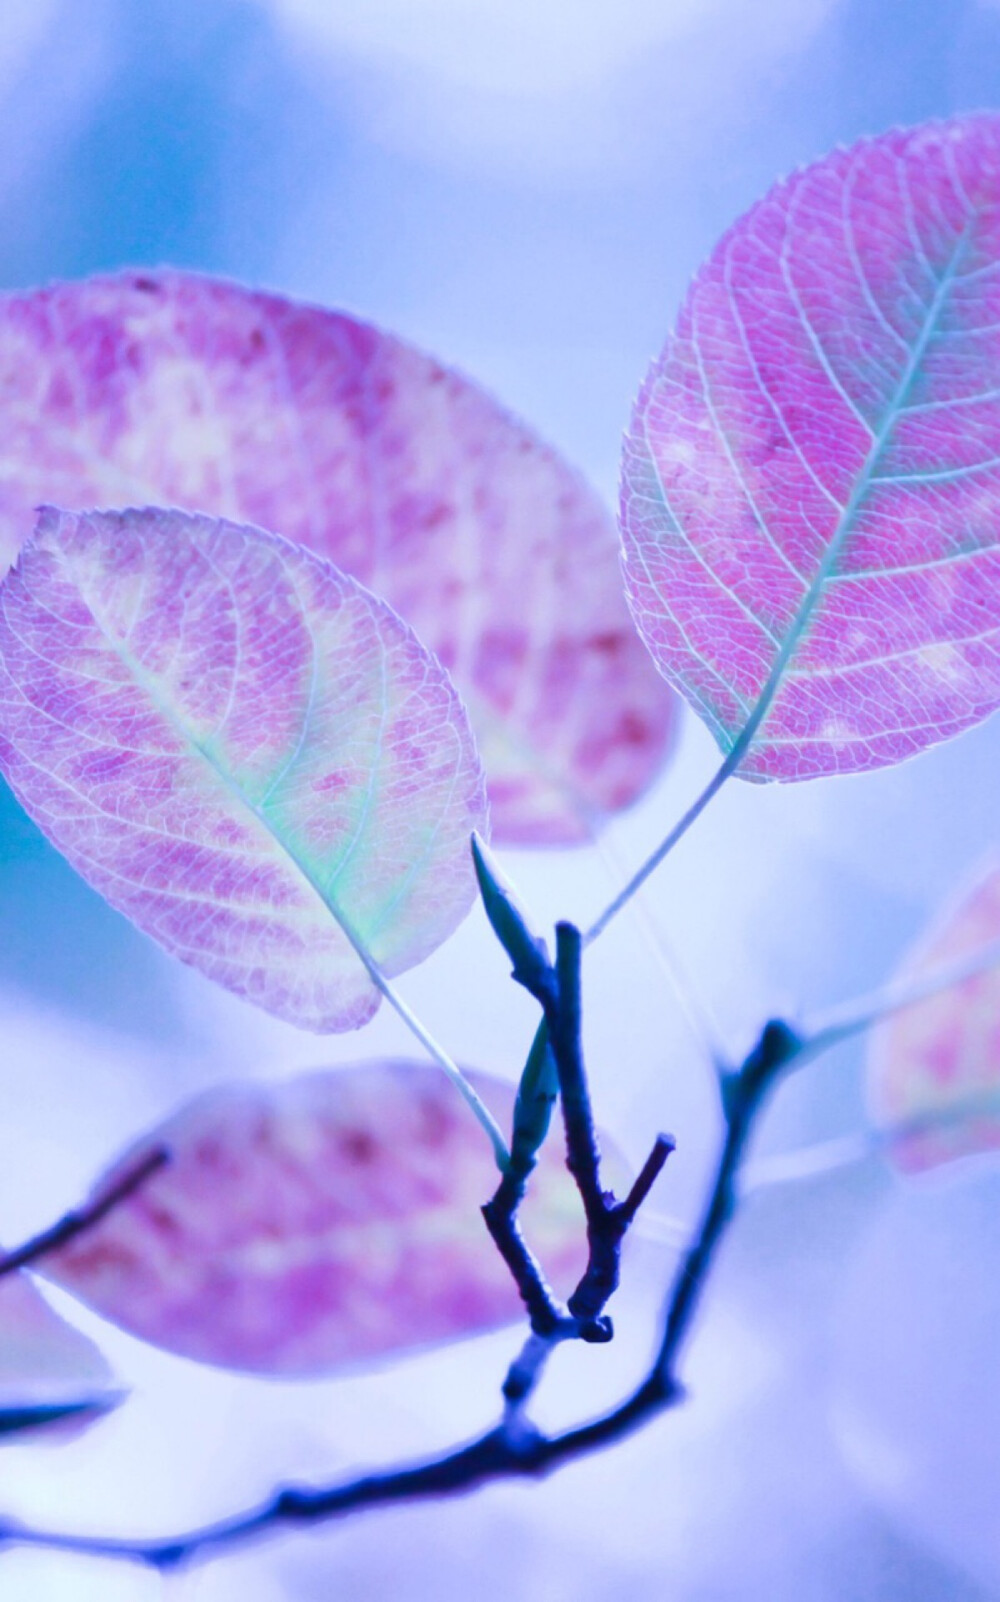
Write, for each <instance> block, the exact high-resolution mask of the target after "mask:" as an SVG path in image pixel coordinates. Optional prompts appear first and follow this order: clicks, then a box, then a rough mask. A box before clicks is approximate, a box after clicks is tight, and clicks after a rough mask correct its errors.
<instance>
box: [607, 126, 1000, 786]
mask: <svg viewBox="0 0 1000 1602" xmlns="http://www.w3.org/2000/svg"><path fill="white" fill-rule="evenodd" d="M622 518H623V530H624V543H625V562H626V574H627V588H628V594H629V599H630V602H631V605H632V608H633V612H634V614H635V617H636V620H637V622H638V625H639V627H640V629H641V631H642V634H643V636H644V638H645V640H646V643H647V644H648V646H649V648H650V650H651V652H652V654H653V656H654V658H655V660H656V662H657V663H658V665H659V667H660V669H661V671H662V672H663V673H664V675H665V676H666V678H667V679H668V680H669V681H670V682H671V683H672V684H674V685H676V686H677V688H679V689H680V690H682V691H683V693H684V694H685V695H686V696H687V698H688V699H689V701H690V702H691V703H692V705H693V706H694V707H695V708H696V710H697V711H698V712H699V713H700V714H701V716H702V717H703V718H704V719H705V721H706V722H707V723H708V725H709V727H710V728H711V730H712V731H713V733H714V734H715V736H716V738H717V739H718V741H719V744H720V745H721V746H722V748H723V750H724V751H727V752H728V751H729V750H731V749H732V747H733V746H734V745H735V743H736V741H737V739H738V738H739V736H740V733H741V731H742V730H743V729H744V727H745V726H746V725H747V724H748V722H749V721H750V719H751V716H752V714H753V711H754V708H755V706H756V705H757V703H758V701H759V700H760V698H761V697H762V696H763V697H766V698H769V697H770V696H771V694H772V692H773V701H770V703H769V709H768V710H767V713H766V716H764V718H763V722H762V724H761V725H760V727H759V729H757V731H756V734H755V737H754V738H753V740H752V742H751V744H750V749H749V753H748V754H747V755H746V756H745V758H744V760H743V762H742V764H741V765H740V767H739V772H740V774H741V775H742V776H743V777H745V778H749V779H760V780H762V779H805V778H811V777H814V776H817V775H824V774H832V773H849V772H856V771H859V770H862V769H868V768H877V767H881V766H884V765H886V764H888V763H892V762H897V761H899V760H900V759H901V758H904V757H908V756H911V755H913V754H914V753H915V752H917V751H920V750H922V749H923V748H924V747H925V746H927V745H930V744H932V743H934V742H935V741H938V740H942V739H944V738H946V737H947V736H949V735H953V734H957V733H958V732H959V731H960V730H962V729H965V728H968V727H969V726H970V725H971V724H974V723H977V722H978V721H979V720H980V719H981V718H984V717H985V716H986V715H987V713H989V712H991V711H992V710H993V709H994V708H995V707H996V706H997V704H998V703H1000V651H998V642H1000V543H998V542H1000V118H998V117H995V116H978V117H969V118H964V119H959V120H957V121H953V122H947V123H937V124H932V125H929V126H927V127H924V128H918V129H915V130H912V131H906V132H899V131H897V132H894V133H890V134H886V135H885V136H883V137H881V138H878V139H873V140H868V141H865V142H863V143H861V144H858V145H856V146H854V147H853V148H852V149H850V150H838V151H836V152H834V154H833V155H831V156H829V157H828V158H826V159H825V160H823V161H820V162H818V163H817V164H816V165H815V166H813V167H809V168H807V169H806V170H805V171H803V172H799V173H797V174H796V175H795V176H794V177H792V178H790V179H788V180H787V182H784V183H781V184H778V185H777V187H776V188H774V189H773V190H772V191H771V192H770V194H769V195H767V196H766V198H765V199H764V200H762V201H761V202H760V203H759V204H758V205H757V206H755V207H754V208H753V209H752V210H751V211H750V212H748V213H747V215H746V216H745V217H743V218H742V219H741V220H740V221H739V222H738V223H737V224H736V225H735V227H734V228H733V229H732V230H731V231H730V232H729V233H728V234H727V235H726V236H725V238H724V239H723V240H722V242H721V243H720V244H719V246H718V248H717V249H716V251H715V253H714V254H713V255H712V257H711V259H710V260H709V262H708V263H707V264H706V266H705V267H704V268H703V269H702V271H701V272H700V273H699V274H698V277H697V279H696V280H695V283H694V285H693V286H692V289H691V291H690V293H689V295H688V298H687V301H686V303H685V305H684V308H683V311H682V313H681V316H680V320H679V322H678V325H677V329H676V332H675V333H674V335H673V336H672V337H671V339H670V340H669V341H668V343H667V345H666V347H665V349H664V351H663V353H662V355H661V356H660V358H659V359H658V360H657V361H656V362H655V363H654V365H653V367H652V369H651V371H650V373H649V375H648V377H647V380H646V383H645V386H644V388H643V390H642V392H641V394H640V396H639V400H638V402H637V405H636V408H635V412H634V415H633V418H632V424H631V428H630V431H629V435H628V438H627V441H626V448H625V456H624V467H623V500H622Z"/></svg>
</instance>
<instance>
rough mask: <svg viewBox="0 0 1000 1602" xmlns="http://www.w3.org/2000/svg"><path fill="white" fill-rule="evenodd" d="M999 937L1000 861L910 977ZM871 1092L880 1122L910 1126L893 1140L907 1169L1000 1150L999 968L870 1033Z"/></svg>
mask: <svg viewBox="0 0 1000 1602" xmlns="http://www.w3.org/2000/svg"><path fill="white" fill-rule="evenodd" d="M998 940H1000V864H997V863H993V864H992V865H991V866H990V867H989V868H988V869H987V870H986V871H984V872H983V873H982V874H981V876H980V877H979V878H978V880H977V882H976V884H975V886H974V888H973V889H972V890H971V891H970V892H969V894H968V895H966V896H965V897H964V898H963V899H962V901H961V902H960V904H959V905H958V906H956V907H954V908H952V909H951V911H949V912H948V913H947V914H946V916H945V917H944V918H943V920H942V921H941V922H940V924H939V926H938V927H937V928H936V929H934V930H932V931H931V932H930V934H929V935H927V936H926V937H925V938H924V939H923V940H922V941H921V943H920V945H919V946H918V948H917V949H916V951H915V952H914V953H913V954H912V956H911V957H909V958H908V959H907V961H906V962H905V963H904V965H903V971H902V975H901V977H903V978H905V979H906V980H907V981H908V982H910V981H913V980H915V979H919V978H920V977H921V976H923V975H927V976H932V975H935V974H937V973H940V972H942V971H945V970H947V969H948V968H949V967H950V966H952V965H953V964H955V963H956V962H958V961H960V960H961V959H962V958H965V957H974V956H975V955H976V954H977V953H978V952H981V951H983V950H985V949H986V948H987V947H988V946H990V945H991V944H993V945H995V944H996V942H997V941H998ZM868 1093H869V1103H870V1106H871V1111H872V1116H873V1119H874V1121H875V1124H876V1127H877V1128H879V1129H883V1130H888V1131H891V1130H893V1129H896V1128H898V1127H899V1126H903V1127H904V1129H905V1128H906V1126H910V1127H909V1129H908V1130H907V1132H906V1133H905V1134H903V1135H901V1136H900V1137H899V1138H898V1139H894V1140H892V1141H891V1143H890V1148H889V1149H890V1155H891V1156H892V1158H893V1160H894V1162H895V1163H896V1165H897V1166H898V1167H899V1168H901V1169H902V1170H903V1171H904V1172H907V1173H914V1172H919V1171H920V1170H922V1169H925V1168H932V1167H935V1166H936V1165H937V1164H938V1163H942V1162H947V1161H949V1160H951V1159H953V1158H956V1157H965V1156H970V1155H973V1154H975V1153H977V1152H985V1151H992V1150H995V1149H998V1148H1000V967H990V968H987V969H985V970H984V971H982V972H980V973H976V974H972V975H970V976H969V977H968V978H966V979H963V980H961V981H960V982H959V983H957V984H955V985H952V986H950V987H949V988H948V989H945V990H941V991H939V993H938V994H937V995H935V996H932V997H930V998H929V999H928V1000H927V1001H922V1002H920V1003H919V1004H918V1005H916V1006H913V1007H907V1008H905V1009H904V1010H902V1011H900V1012H899V1013H897V1014H895V1016H893V1017H892V1018H890V1019H889V1020H888V1021H887V1022H886V1023H884V1024H882V1025H881V1026H880V1027H879V1029H878V1030H877V1031H876V1032H875V1034H874V1036H873V1038H872V1045H871V1048H870V1053H869V1061H868Z"/></svg>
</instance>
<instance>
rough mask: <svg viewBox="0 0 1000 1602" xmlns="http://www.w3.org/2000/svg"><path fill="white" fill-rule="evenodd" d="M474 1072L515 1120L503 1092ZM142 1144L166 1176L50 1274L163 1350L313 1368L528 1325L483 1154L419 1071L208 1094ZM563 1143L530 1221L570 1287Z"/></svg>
mask: <svg viewBox="0 0 1000 1602" xmlns="http://www.w3.org/2000/svg"><path fill="white" fill-rule="evenodd" d="M467 1077H468V1078H469V1079H470V1080H471V1082H472V1083H473V1084H474V1086H475V1087H476V1089H477V1090H478V1091H479V1093H480V1095H482V1097H483V1099H484V1100H485V1101H486V1102H487V1103H488V1104H489V1105H490V1107H491V1110H492V1111H493V1113H494V1114H495V1116H496V1117H497V1118H498V1119H499V1120H500V1122H501V1123H507V1124H508V1125H509V1120H510V1113H511V1110H512V1107H513V1096H514V1093H513V1090H512V1089H511V1087H509V1086H507V1085H505V1084H502V1083H501V1082H499V1081H496V1080H492V1079H489V1078H487V1077H486V1076H485V1075H482V1074H477V1073H472V1072H469V1073H468V1074H467ZM146 1144H147V1142H144V1143H143V1146H145V1145H146ZM148 1144H149V1145H157V1146H158V1145H166V1146H167V1147H169V1149H170V1152H171V1160H170V1163H169V1164H168V1165H167V1167H166V1168H164V1169H163V1170H161V1172H159V1173H157V1174H155V1175H153V1177H152V1178H151V1179H149V1180H148V1181H147V1182H146V1183H145V1184H144V1185H143V1186H142V1188H141V1190H140V1191H137V1192H136V1193H135V1195H133V1196H132V1197H130V1198H129V1199H128V1200H127V1201H124V1202H122V1203H121V1204H120V1205H119V1206H117V1207H116V1208H115V1209H114V1211H113V1212H112V1213H110V1214H109V1215H108V1217H107V1218H106V1219H105V1220H104V1221H103V1222H101V1223H100V1224H97V1225H95V1226H94V1227H93V1228H92V1229H89V1230H88V1231H87V1232H86V1234H85V1235H81V1236H79V1237H78V1238H77V1239H76V1240H74V1241H73V1242H71V1243H70V1244H69V1245H68V1246H66V1247H64V1248H63V1249H61V1250H60V1251H58V1252H56V1253H51V1254H49V1255H48V1256H47V1257H46V1258H45V1260H44V1263H43V1265H42V1268H43V1271H44V1273H45V1274H46V1275H48V1276H49V1277H50V1278H52V1279H54V1280H55V1281H56V1282H57V1283H58V1284H60V1285H63V1286H65V1287H66V1289H68V1290H70V1291H72V1292H73V1293H74V1294H75V1295H77V1296H79V1297H80V1298H81V1299H82V1300H83V1301H85V1302H87V1303H88V1304H89V1305H90V1306H92V1307H94V1308H96V1309H97V1311H98V1312H99V1313H101V1314H103V1315H104V1316H105V1317H107V1318H110V1319H112V1320H114V1322H115V1323H117V1324H121V1325H122V1326H123V1327H124V1328H125V1329H128V1330H131V1331H132V1332H133V1333H134V1334H136V1335H139V1336H142V1337H143V1338H144V1339H145V1340H148V1341H151V1342H153V1343H154V1344H156V1345H158V1346H164V1347H166V1348H167V1349H168V1350H169V1351H172V1352H178V1353H181V1354H182V1355H184V1356H186V1357H192V1358H197V1359H198V1360H200V1361H202V1362H206V1363H218V1364H223V1365H225V1366H227V1367H231V1368H241V1369H252V1370H258V1371H261V1372H265V1373H283V1374H316V1373H325V1372H329V1371H332V1370H334V1369H336V1368H337V1367H339V1366H340V1365H342V1364H345V1363H352V1362H357V1361H361V1360H364V1359H368V1358H372V1357H376V1356H378V1355H380V1354H383V1353H387V1352H396V1351H400V1350H405V1349H406V1348H408V1347H412V1346H419V1345H425V1344H427V1343H430V1342H433V1341H441V1340H445V1339H448V1338H450V1337H453V1336H458V1335H469V1334H472V1333H474V1332H476V1331H479V1330H483V1329H488V1328H491V1327H493V1326H495V1325H498V1324H502V1323H504V1322H506V1321H508V1320H512V1319H515V1318H517V1317H518V1316H520V1314H521V1313H523V1309H522V1307H521V1304H520V1301H519V1299H518V1295H517V1291H516V1289H515V1287H514V1284H513V1281H512V1279H511V1277H510V1273H509V1271H508V1269H507V1268H506V1266H505V1264H504V1263H503V1261H502V1260H501V1258H500V1256H499V1254H498V1253H497V1251H496V1249H495V1247H494V1246H493V1243H492V1242H491V1240H490V1239H489V1236H488V1235H487V1232H486V1228H485V1225H484V1223H483V1220H482V1217H481V1215H480V1207H481V1206H482V1203H483V1202H484V1201H486V1200H487V1199H488V1197H489V1196H490V1195H491V1194H492V1192H493V1190H494V1189H495V1187H496V1181H497V1174H496V1170H495V1168H494V1166H493V1163H492V1161H491V1158H490V1153H489V1150H488V1149H487V1148H486V1147H485V1145H484V1143H483V1141H482V1140H481V1139H480V1138H479V1133H478V1131H477V1130H476V1128H475V1126H474V1125H473V1124H472V1122H471V1120H470V1119H468V1118H467V1117H466V1116H465V1114H464V1111H463V1109H462V1107H461V1105H460V1103H459V1101H458V1099H457V1097H455V1096H454V1095H453V1094H452V1093H451V1091H450V1089H449V1087H448V1084H447V1082H446V1080H445V1079H444V1077H443V1076H442V1075H441V1074H439V1073H438V1072H437V1070H436V1069H434V1068H433V1067H431V1066H429V1065H426V1064H422V1063H410V1062H396V1061H390V1062H379V1063H363V1064H359V1065H358V1066H356V1067H351V1068H346V1069H338V1070H335V1071H333V1072H329V1073H317V1074H309V1075H303V1076H301V1077H299V1078H297V1079H290V1080H286V1081H284V1082H283V1083H279V1084H274V1085H270V1086H253V1087H251V1086H241V1087H238V1088H236V1087H234V1088H233V1089H231V1090H223V1091H211V1092H210V1093H209V1094H208V1095H206V1096H204V1097H202V1098H200V1099H199V1100H197V1101H195V1102H193V1103H192V1104H191V1105H190V1106H189V1107H187V1108H185V1109H184V1110H182V1111H181V1112H180V1113H179V1114H177V1116H176V1117H174V1118H173V1119H171V1120H170V1121H169V1122H168V1123H166V1124H164V1125H163V1126H162V1127H161V1128H159V1129H157V1130H155V1131H154V1132H153V1133H152V1134H151V1135H150V1136H149V1140H148ZM558 1147H559V1143H558V1142H553V1145H552V1146H551V1147H550V1148H547V1150H546V1151H545V1153H544V1154H543V1157H542V1160H541V1162H540V1165H539V1169H538V1171H537V1174H536V1177H535V1179H534V1180H533V1181H532V1195H531V1197H530V1198H529V1201H528V1203H527V1205H526V1207H525V1210H524V1215H523V1216H524V1225H525V1230H526V1232H527V1233H528V1235H529V1238H530V1239H531V1241H532V1243H533V1244H534V1245H535V1246H536V1248H537V1249H538V1251H539V1253H540V1255H541V1257H542V1259H543V1261H544V1262H545V1264H546V1266H547V1268H548V1270H549V1272H550V1273H551V1274H552V1276H553V1278H554V1280H555V1282H556V1283H557V1284H558V1285H559V1286H560V1287H561V1289H562V1290H563V1291H564V1292H565V1291H567V1290H568V1289H569V1287H570V1286H571V1285H572V1283H573V1282H574V1280H575V1278H576V1277H577V1275H578V1274H579V1272H580V1271H581V1270H582V1268H583V1266H584V1261H585V1258H586V1229H585V1223H584V1219H583V1214H582V1209H581V1207H580V1203H579V1198H578V1195H577V1192H576V1188H575V1186H574V1184H573V1182H572V1180H571V1179H570V1177H569V1174H568V1173H567V1171H566V1168H565V1162H564V1154H563V1153H562V1152H561V1151H560V1150H559V1149H558ZM141 1150H142V1147H138V1148H136V1149H135V1150H133V1151H132V1152H131V1153H130V1154H129V1155H128V1156H127V1157H126V1158H125V1159H124V1161H125V1162H126V1163H128V1164H132V1163H134V1162H135V1161H136V1160H137V1158H138V1157H139V1155H140V1154H141ZM114 1178H115V1172H114V1171H113V1172H112V1173H111V1174H110V1175H108V1176H106V1177H105V1178H104V1179H103V1180H102V1181H101V1182H100V1187H99V1188H100V1189H102V1190H103V1189H104V1188H105V1187H106V1186H107V1185H109V1184H112V1183H113V1182H114Z"/></svg>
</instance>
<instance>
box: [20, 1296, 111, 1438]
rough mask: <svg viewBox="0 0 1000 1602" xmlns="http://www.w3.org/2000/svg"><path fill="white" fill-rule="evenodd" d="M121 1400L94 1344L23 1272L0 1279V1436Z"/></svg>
mask: <svg viewBox="0 0 1000 1602" xmlns="http://www.w3.org/2000/svg"><path fill="white" fill-rule="evenodd" d="M120 1400H121V1392H120V1390H117V1389H116V1388H115V1386H114V1384H113V1381H112V1376H111V1371H110V1369H109V1368H108V1365H107V1363H106V1362H105V1361H104V1358H103V1357H102V1356H101V1354H100V1352H99V1351H98V1350H97V1347H96V1346H95V1345H94V1344H93V1342H92V1341H89V1340H88V1339H87V1337H86V1336H85V1335H81V1334H80V1332H79V1331H78V1330H75V1329H73V1327H72V1325H70V1324H67V1323H65V1322H64V1320H63V1319H61V1318H59V1317H58V1315H57V1314H55V1313H54V1312H53V1311H52V1309H51V1308H50V1307H49V1305H48V1303H47V1302H46V1301H45V1300H44V1299H43V1298H42V1297H41V1296H40V1295H39V1293H38V1291H37V1290H35V1288H34V1286H33V1285H32V1283H31V1281H30V1279H28V1278H27V1277H26V1275H24V1274H8V1275H6V1276H5V1277H4V1278H3V1279H0V1439H2V1438H4V1437H6V1438H11V1437H13V1436H17V1437H19V1436H20V1435H21V1433H22V1432H23V1431H24V1430H27V1429H32V1430H33V1429H37V1428H40V1427H41V1426H43V1425H44V1426H51V1425H55V1424H59V1425H63V1426H65V1425H66V1424H67V1422H69V1421H71V1420H72V1421H73V1423H74V1425H76V1424H78V1423H80V1422H81V1421H84V1420H86V1419H88V1418H90V1417H92V1416H95V1415H97V1414H99V1413H103V1412H106V1411H107V1410H108V1409H109V1408H111V1407H114V1406H116V1404H117V1403H118V1402H119V1401H120Z"/></svg>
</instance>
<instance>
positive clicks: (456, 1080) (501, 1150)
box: [362, 958, 510, 1174]
mask: <svg viewBox="0 0 1000 1602" xmlns="http://www.w3.org/2000/svg"><path fill="white" fill-rule="evenodd" d="M362 960H364V961H365V967H366V968H367V969H368V972H369V974H370V976H371V979H372V982H373V984H375V985H376V986H377V988H378V990H379V991H380V992H381V994H382V995H383V996H384V997H385V999H386V1001H387V1002H388V1003H389V1005H390V1007H392V1008H393V1009H394V1011H395V1012H396V1013H397V1014H398V1015H399V1017H400V1018H401V1019H402V1020H403V1022H404V1024H405V1025H406V1027H407V1029H409V1031H410V1033H411V1034H412V1035H414V1036H415V1038H416V1039H417V1040H419V1041H420V1044H421V1045H422V1046H423V1048H424V1050H425V1051H426V1052H427V1055H428V1056H429V1057H430V1058H431V1059H432V1060H433V1061H434V1062H436V1063H437V1065H438V1067H439V1068H443V1069H444V1071H445V1073H446V1074H447V1075H448V1078H449V1079H450V1080H451V1082H452V1084H453V1085H454V1086H455V1088H456V1090H458V1092H459V1094H460V1095H461V1096H463V1097H464V1098H465V1100H466V1102H467V1103H468V1105H469V1106H470V1107H471V1108H472V1111H473V1113H474V1114H475V1116H476V1118H478V1120H479V1122H480V1124H481V1125H482V1127H483V1129H484V1130H485V1131H486V1133H487V1135H488V1136H489V1139H490V1143H491V1144H492V1147H493V1156H494V1158H495V1159H496V1165H497V1167H498V1168H499V1170H500V1172H501V1174H505V1173H506V1172H507V1168H508V1165H509V1163H510V1151H509V1150H508V1147H507V1142H506V1140H505V1139H504V1137H503V1133H502V1131H501V1129H500V1125H499V1124H498V1123H497V1121H496V1119H495V1118H494V1116H493V1114H492V1113H491V1112H490V1110H489V1108H488V1107H487V1105H486V1103H485V1102H484V1101H483V1100H482V1098H481V1097H480V1096H479V1095H477V1093H476V1091H475V1090H474V1089H473V1087H472V1086H471V1085H470V1084H469V1081H468V1080H467V1079H466V1077H465V1075H464V1074H463V1072H462V1070H461V1068H459V1066H458V1064H457V1063H456V1062H453V1061H452V1059H451V1057H449V1055H448V1053H447V1052H446V1051H445V1049H444V1047H443V1046H440V1045H439V1044H438V1042H437V1041H436V1040H435V1039H434V1036H433V1035H432V1034H431V1032H430V1030H429V1029H426V1028H425V1027H424V1025H423V1024H422V1023H421V1022H420V1019H419V1018H418V1017H417V1015H416V1013H414V1012H412V1011H411V1010H410V1008H409V1006H408V1005H407V1003H406V1002H405V1001H404V1000H403V998H402V996H401V995H400V994H399V991H398V990H396V988H395V986H394V985H393V984H392V982H391V981H390V980H389V979H387V978H386V976H385V974H384V973H383V972H382V970H381V968H380V967H379V966H378V963H377V962H373V961H372V960H371V958H367V960H366V959H364V958H363V959H362Z"/></svg>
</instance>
